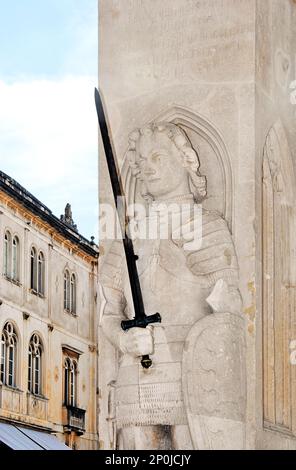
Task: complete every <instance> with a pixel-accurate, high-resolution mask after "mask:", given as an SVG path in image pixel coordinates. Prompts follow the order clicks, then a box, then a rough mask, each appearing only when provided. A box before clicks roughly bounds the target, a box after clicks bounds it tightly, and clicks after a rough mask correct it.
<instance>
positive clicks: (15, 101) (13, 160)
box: [0, 0, 98, 240]
mask: <svg viewBox="0 0 296 470" xmlns="http://www.w3.org/2000/svg"><path fill="white" fill-rule="evenodd" d="M97 16H98V14H97V0H10V1H8V0H0V170H1V171H4V172H5V173H7V174H8V175H9V176H11V177H12V178H14V179H15V180H16V181H18V182H19V183H20V184H21V185H22V186H24V187H25V188H26V189H27V190H28V191H30V192H31V193H32V194H33V195H34V196H36V197H37V198H38V199H39V200H40V201H42V202H43V203H44V204H45V205H46V206H47V207H48V208H49V209H51V210H52V212H53V213H54V214H55V215H56V216H58V217H59V216H60V215H61V214H62V213H63V212H64V208H65V205H66V203H67V202H69V203H70V204H71V205H72V212H73V219H74V221H75V223H76V224H77V226H78V230H79V232H80V233H81V234H82V235H84V236H85V237H86V238H88V239H90V237H91V236H95V239H96V240H97V239H98V237H97V232H98V228H97V225H98V177H97V168H98V130H97V129H98V126H97V117H96V111H95V105H94V97H93V96H94V87H95V86H97V56H98V53H97V50H98V45H97V41H98V34H97V31H98V20H97Z"/></svg>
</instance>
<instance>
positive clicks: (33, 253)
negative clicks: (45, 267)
mask: <svg viewBox="0 0 296 470" xmlns="http://www.w3.org/2000/svg"><path fill="white" fill-rule="evenodd" d="M31 289H32V290H34V291H35V292H37V252H36V249H35V248H34V247H32V248H31Z"/></svg>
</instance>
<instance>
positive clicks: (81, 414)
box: [63, 405, 85, 434]
mask: <svg viewBox="0 0 296 470" xmlns="http://www.w3.org/2000/svg"><path fill="white" fill-rule="evenodd" d="M63 421H64V426H65V428H66V429H68V430H69V431H76V432H77V433H79V434H83V433H84V431H85V410H82V409H81V408H77V407H76V406H70V405H65V407H64V420H63Z"/></svg>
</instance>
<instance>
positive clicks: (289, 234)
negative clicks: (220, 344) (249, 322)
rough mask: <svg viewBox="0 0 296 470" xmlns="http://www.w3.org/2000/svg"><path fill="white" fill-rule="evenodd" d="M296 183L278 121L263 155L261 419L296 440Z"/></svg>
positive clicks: (267, 141)
mask: <svg viewBox="0 0 296 470" xmlns="http://www.w3.org/2000/svg"><path fill="white" fill-rule="evenodd" d="M294 187H295V180H294V172H293V164H292V158H291V152H290V150H289V146H288V141H287V138H286V135H285V131H284V128H283V126H282V124H281V122H280V121H278V122H277V123H276V124H275V125H274V126H273V127H272V128H271V130H270V131H269V134H268V136H267V139H266V143H265V147H264V154H263V191H262V196H263V199H262V202H263V206H262V220H263V227H262V228H263V233H262V242H263V243H262V248H263V251H262V253H263V260H262V261H263V266H262V268H263V279H262V283H263V392H264V393H263V416H264V426H265V427H267V428H272V429H275V430H277V431H279V432H284V433H289V434H295V430H296V429H295V421H296V406H295V404H296V403H295V398H296V397H295V392H294V391H293V387H292V383H293V382H294V383H295V370H294V369H293V367H294V368H295V366H293V365H291V364H290V350H289V345H290V342H291V341H292V340H293V339H295V338H296V329H295V319H296V317H295V305H296V276H295V230H294V228H295V208H294V204H295V193H294V191H295V189H294Z"/></svg>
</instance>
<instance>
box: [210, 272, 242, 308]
mask: <svg viewBox="0 0 296 470" xmlns="http://www.w3.org/2000/svg"><path fill="white" fill-rule="evenodd" d="M206 301H207V303H208V304H209V305H210V306H211V307H212V309H213V311H214V312H216V313H217V312H229V313H240V312H241V310H242V298H241V295H240V293H239V290H238V289H236V288H234V287H230V286H229V285H228V284H227V282H226V281H224V280H223V279H219V280H218V281H217V282H216V284H215V286H214V288H213V290H212V292H211V294H210V295H209V296H208V298H207V299H206Z"/></svg>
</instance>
